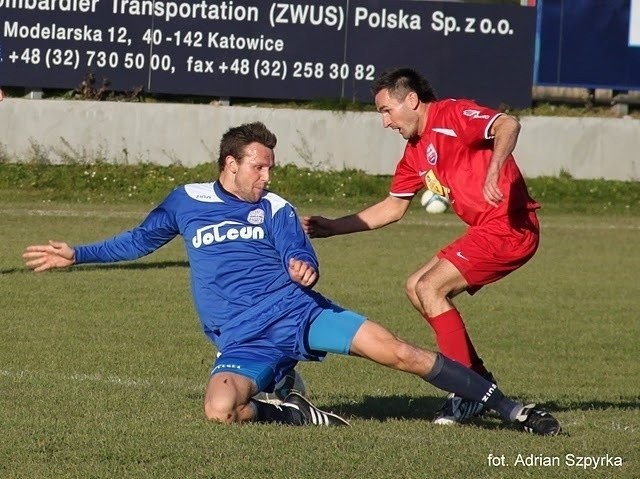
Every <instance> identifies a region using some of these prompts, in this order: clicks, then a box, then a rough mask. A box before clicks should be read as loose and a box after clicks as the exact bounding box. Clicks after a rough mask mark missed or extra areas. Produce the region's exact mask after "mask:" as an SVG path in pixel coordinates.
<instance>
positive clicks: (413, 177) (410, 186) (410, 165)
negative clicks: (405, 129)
mask: <svg viewBox="0 0 640 479" xmlns="http://www.w3.org/2000/svg"><path fill="white" fill-rule="evenodd" d="M414 165H415V161H412V156H411V155H410V154H409V151H408V148H406V149H405V150H404V156H403V157H402V159H401V160H400V161H399V162H398V165H397V166H396V172H395V173H394V175H393V179H392V180H391V188H390V191H389V193H390V194H391V195H392V196H401V197H411V196H414V195H415V194H416V193H417V192H418V191H420V190H421V189H422V188H424V178H423V177H421V176H420V172H419V171H418V169H417V168H416V167H415V166H414Z"/></svg>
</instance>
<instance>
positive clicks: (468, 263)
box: [438, 211, 540, 294]
mask: <svg viewBox="0 0 640 479" xmlns="http://www.w3.org/2000/svg"><path fill="white" fill-rule="evenodd" d="M522 224H523V226H522V227H520V228H512V227H510V226H509V225H508V224H506V223H504V222H489V223H487V224H484V225H480V226H471V227H469V229H468V230H467V232H466V233H465V234H464V235H463V236H461V237H460V238H458V239H457V240H455V241H454V242H453V243H451V244H449V245H448V246H445V247H444V248H443V249H442V250H441V251H440V252H439V253H438V258H440V259H446V260H447V261H449V262H451V263H452V264H453V265H454V266H455V267H456V268H457V269H458V271H460V274H462V276H463V277H464V279H465V280H466V281H467V284H468V285H469V289H468V292H469V294H473V293H475V292H476V291H478V290H479V289H480V288H481V287H482V286H484V285H485V284H489V283H493V282H494V281H498V280H499V279H502V278H504V277H505V276H507V275H508V274H509V273H511V272H512V271H515V270H516V269H518V268H519V267H520V266H522V265H523V264H525V263H526V262H527V261H529V260H530V259H531V257H532V256H533V255H534V254H535V252H536V250H537V249H538V243H539V241H540V226H539V224H538V218H537V216H536V213H535V211H531V212H530V213H529V216H528V218H527V217H525V218H524V221H523V222H522Z"/></svg>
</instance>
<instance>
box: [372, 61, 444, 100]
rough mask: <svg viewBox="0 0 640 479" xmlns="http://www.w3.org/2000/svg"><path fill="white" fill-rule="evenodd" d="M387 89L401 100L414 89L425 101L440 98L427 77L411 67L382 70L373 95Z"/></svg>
mask: <svg viewBox="0 0 640 479" xmlns="http://www.w3.org/2000/svg"><path fill="white" fill-rule="evenodd" d="M385 89H386V90H389V95H391V96H392V97H393V98H395V99H396V100H400V101H402V100H404V99H405V98H406V96H407V95H408V94H409V93H410V92H412V91H414V92H416V94H417V95H418V98H419V99H420V101H422V102H424V103H429V102H430V101H435V100H437V99H438V98H437V97H436V94H435V92H434V91H433V88H431V85H430V84H429V82H428V81H427V79H426V78H424V77H423V76H422V75H420V74H419V73H418V72H417V71H415V70H413V69H411V68H392V69H390V70H385V71H384V72H382V74H381V75H380V76H379V77H378V79H377V80H375V81H374V82H373V86H372V87H371V91H372V93H373V96H376V95H377V94H378V93H380V91H382V90H385Z"/></svg>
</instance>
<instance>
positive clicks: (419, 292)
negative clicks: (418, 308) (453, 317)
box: [413, 275, 446, 304]
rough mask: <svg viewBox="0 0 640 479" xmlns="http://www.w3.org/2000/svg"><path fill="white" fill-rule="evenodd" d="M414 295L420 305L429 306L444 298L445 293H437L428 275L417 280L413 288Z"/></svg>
mask: <svg viewBox="0 0 640 479" xmlns="http://www.w3.org/2000/svg"><path fill="white" fill-rule="evenodd" d="M413 288H414V291H415V292H414V294H415V295H416V297H417V298H418V299H419V300H420V302H421V303H422V304H429V303H432V302H433V301H435V300H437V299H438V298H439V297H445V296H446V293H445V292H443V291H439V290H438V289H437V288H436V286H435V284H434V282H433V281H432V280H431V279H430V278H429V276H428V275H424V276H422V277H420V278H418V279H417V280H416V282H415V284H414V286H413Z"/></svg>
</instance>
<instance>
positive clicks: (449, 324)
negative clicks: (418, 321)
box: [425, 309, 488, 376]
mask: <svg viewBox="0 0 640 479" xmlns="http://www.w3.org/2000/svg"><path fill="white" fill-rule="evenodd" d="M425 319H426V320H427V322H428V323H429V325H430V326H431V327H432V328H433V331H434V332H435V334H436V342H437V343H438V347H439V348H440V352H441V353H442V354H444V355H445V356H446V357H448V358H449V359H453V360H454V361H457V362H459V363H460V364H462V365H464V366H466V367H468V368H471V369H473V370H474V371H475V372H477V373H478V374H480V375H481V376H484V375H486V374H487V372H488V371H487V369H486V368H485V367H484V365H483V364H482V359H480V358H479V357H478V353H476V350H475V348H474V347H473V343H471V339H469V335H468V334H467V329H466V327H465V325H464V321H463V320H462V316H460V313H459V312H458V310H456V309H450V310H449V311H446V312H444V313H442V314H439V315H438V316H434V317H433V318H425Z"/></svg>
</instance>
